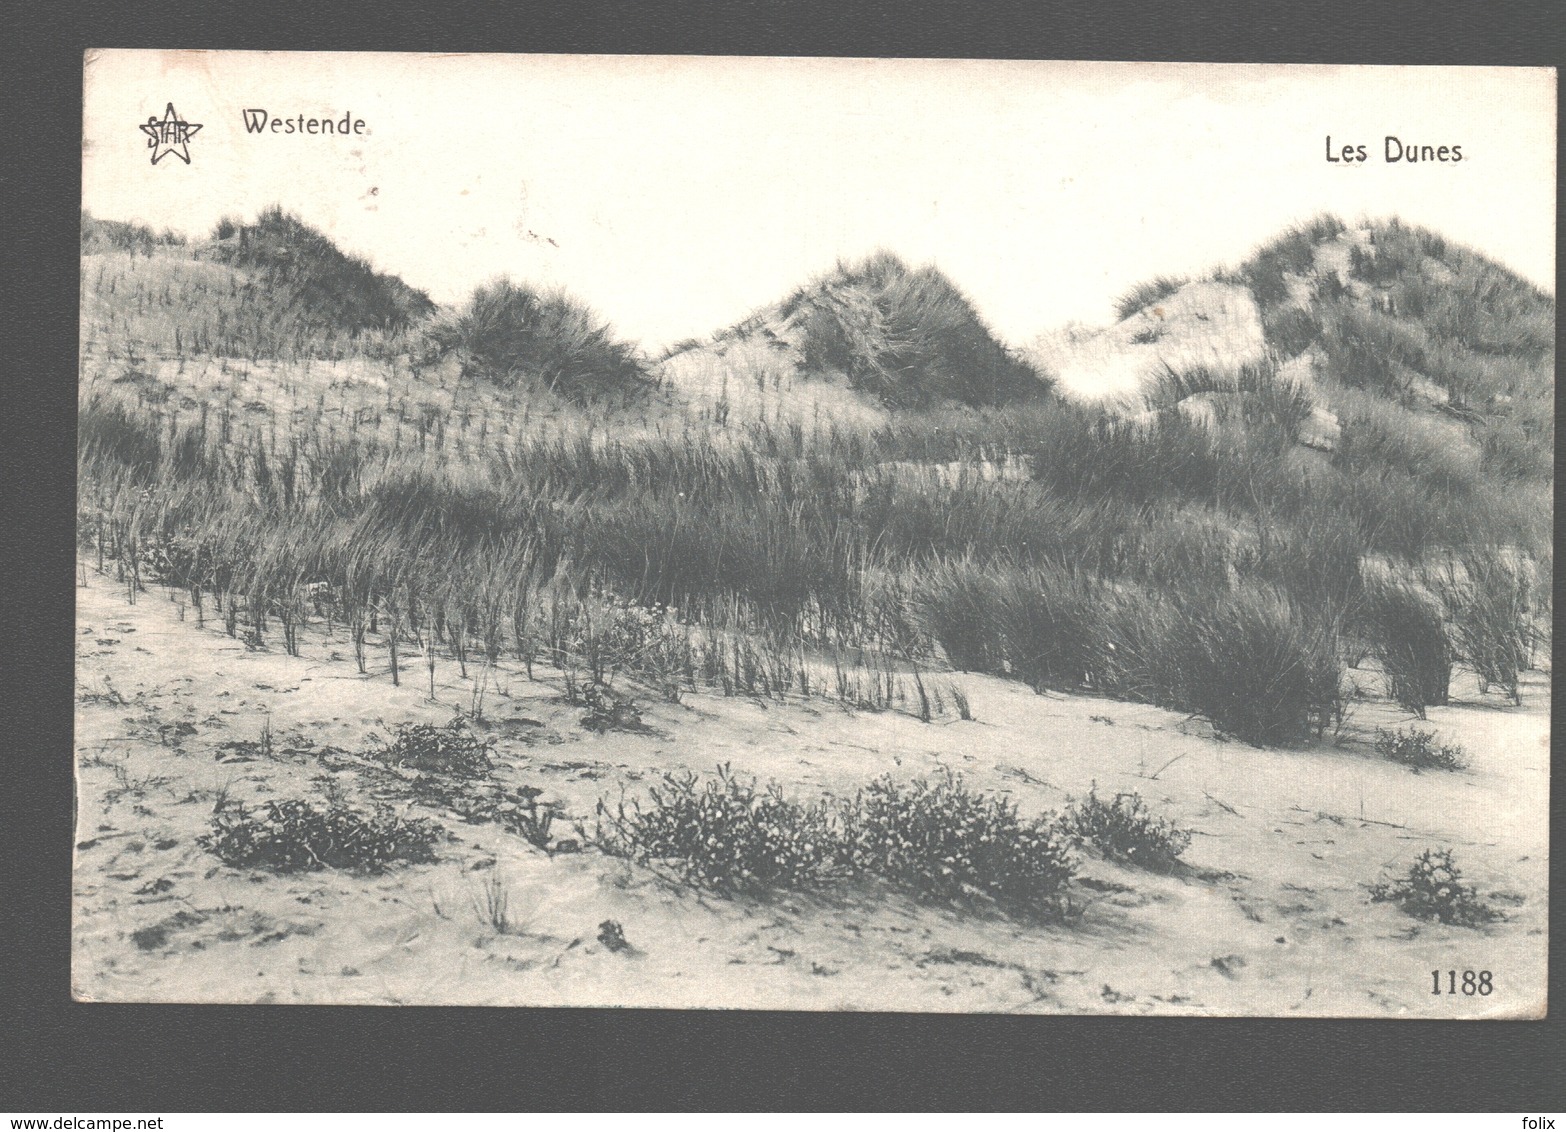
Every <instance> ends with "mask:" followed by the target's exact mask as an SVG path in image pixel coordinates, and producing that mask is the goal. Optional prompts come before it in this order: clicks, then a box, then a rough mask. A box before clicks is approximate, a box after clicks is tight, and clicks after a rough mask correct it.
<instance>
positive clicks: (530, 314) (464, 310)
mask: <svg viewBox="0 0 1566 1132" xmlns="http://www.w3.org/2000/svg"><path fill="white" fill-rule="evenodd" d="M428 336H429V342H430V348H431V350H432V351H433V352H434V353H435V354H438V355H440V354H445V353H447V352H450V351H457V352H458V354H459V356H460V357H461V358H462V360H463V364H464V366H465V367H467V368H470V369H472V370H473V371H475V372H477V373H480V374H482V375H484V376H486V377H488V378H490V379H492V380H495V381H500V382H505V383H515V382H517V381H520V380H531V381H536V382H537V383H538V384H539V385H541V386H543V387H544V388H546V389H549V390H551V391H552V392H554V393H556V394H558V395H559V396H561V397H563V398H565V399H566V400H568V401H574V402H577V403H586V402H588V401H591V400H594V399H595V398H602V397H605V396H609V395H613V394H619V393H623V392H624V391H626V390H627V389H630V388H635V387H637V386H639V385H641V384H642V383H643V382H644V380H645V377H646V366H645V364H644V362H643V360H642V358H641V356H640V352H639V351H638V350H637V348H636V347H635V346H634V345H632V344H631V343H629V342H624V341H621V340H619V339H617V338H616V337H615V336H614V334H613V333H612V331H611V330H610V328H609V326H608V324H607V323H605V322H603V321H602V320H600V319H599V318H598V316H597V315H595V314H594V313H593V312H592V310H591V309H589V308H588V307H587V306H586V305H585V304H583V303H581V302H579V301H578V300H576V299H574V298H572V297H571V296H569V295H567V294H566V293H564V292H563V291H546V290H541V289H539V288H536V287H533V286H530V285H528V284H525V283H514V282H512V281H511V280H510V279H506V278H501V279H497V280H496V281H494V282H493V283H489V284H485V285H483V286H480V287H478V288H476V289H475V290H474V292H473V295H472V297H471V298H469V300H468V301H467V302H466V303H465V304H464V305H463V306H462V307H461V308H460V309H459V310H457V311H456V312H454V313H451V314H449V315H444V316H442V317H441V318H439V319H437V320H436V321H435V322H433V323H432V324H431V325H430V327H429V331H428Z"/></svg>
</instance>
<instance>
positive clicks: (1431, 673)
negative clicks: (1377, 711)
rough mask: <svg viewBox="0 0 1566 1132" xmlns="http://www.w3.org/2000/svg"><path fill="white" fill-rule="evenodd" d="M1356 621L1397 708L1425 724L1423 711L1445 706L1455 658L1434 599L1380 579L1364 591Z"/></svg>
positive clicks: (1399, 581) (1393, 580) (1409, 585)
mask: <svg viewBox="0 0 1566 1132" xmlns="http://www.w3.org/2000/svg"><path fill="white" fill-rule="evenodd" d="M1360 619H1361V628H1362V632H1363V635H1364V637H1365V640H1366V643H1367V644H1368V645H1369V647H1370V650H1371V653H1372V655H1374V656H1375V658H1376V659H1377V660H1378V661H1379V662H1380V664H1381V671H1382V673H1383V674H1384V676H1385V678H1386V682H1387V692H1388V694H1390V695H1391V697H1392V699H1393V700H1395V701H1396V702H1397V704H1398V705H1399V706H1400V707H1402V708H1403V709H1404V710H1406V711H1410V712H1413V713H1414V714H1415V715H1417V716H1418V717H1419V718H1420V719H1423V718H1425V709H1426V708H1427V707H1430V706H1432V705H1441V704H1444V703H1446V701H1447V692H1448V688H1449V686H1450V684H1451V680H1452V662H1453V659H1454V658H1453V653H1452V646H1451V642H1450V640H1449V639H1448V636H1447V627H1446V617H1445V611H1444V610H1443V608H1442V606H1441V603H1440V601H1439V600H1438V599H1437V598H1436V597H1435V595H1433V594H1431V593H1429V592H1428V591H1426V590H1424V589H1423V588H1422V587H1419V586H1416V585H1415V584H1413V583H1412V582H1409V581H1407V580H1402V579H1396V578H1378V579H1375V580H1374V581H1371V582H1369V583H1368V584H1367V585H1366V587H1365V594H1364V599H1363V605H1362V607H1361V614H1360Z"/></svg>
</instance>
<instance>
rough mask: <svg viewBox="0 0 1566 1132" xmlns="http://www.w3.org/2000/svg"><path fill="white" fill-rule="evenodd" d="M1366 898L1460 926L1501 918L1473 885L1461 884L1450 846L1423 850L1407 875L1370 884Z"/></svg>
mask: <svg viewBox="0 0 1566 1132" xmlns="http://www.w3.org/2000/svg"><path fill="white" fill-rule="evenodd" d="M1370 898H1371V899H1372V900H1374V901H1377V902H1378V903H1379V902H1390V903H1393V904H1396V905H1398V906H1399V907H1400V908H1402V909H1403V911H1405V912H1407V913H1408V914H1409V915H1410V916H1413V917H1415V918H1416V919H1420V920H1439V921H1441V923H1443V924H1456V925H1457V926H1459V927H1464V928H1476V927H1479V926H1480V925H1481V924H1487V923H1489V922H1490V921H1492V920H1499V919H1500V918H1501V913H1500V912H1499V911H1497V910H1496V909H1495V908H1492V907H1491V906H1490V905H1488V904H1486V903H1485V902H1484V901H1483V900H1480V899H1479V892H1478V890H1477V889H1476V888H1474V887H1473V886H1472V885H1468V884H1464V883H1462V873H1461V871H1459V869H1458V867H1457V865H1456V864H1455V863H1454V862H1453V860H1452V851H1451V850H1450V849H1426V850H1425V851H1424V852H1423V853H1421V854H1420V855H1419V856H1418V857H1417V858H1415V860H1414V863H1413V864H1412V865H1410V866H1409V868H1408V875H1407V876H1405V877H1401V878H1399V879H1398V880H1395V881H1391V882H1386V883H1380V884H1375V885H1372V886H1371V889H1370Z"/></svg>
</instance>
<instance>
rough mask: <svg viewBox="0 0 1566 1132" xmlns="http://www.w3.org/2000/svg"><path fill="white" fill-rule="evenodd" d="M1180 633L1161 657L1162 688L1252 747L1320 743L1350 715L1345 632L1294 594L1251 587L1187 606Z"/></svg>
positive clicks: (1181, 621)
mask: <svg viewBox="0 0 1566 1132" xmlns="http://www.w3.org/2000/svg"><path fill="white" fill-rule="evenodd" d="M1177 634H1178V635H1177V637H1176V638H1175V640H1174V642H1173V643H1172V645H1171V647H1170V648H1169V650H1168V652H1167V653H1166V654H1165V655H1163V656H1161V657H1159V658H1158V661H1159V667H1160V668H1162V669H1163V671H1161V672H1160V673H1159V675H1160V677H1161V681H1162V682H1163V683H1164V684H1165V685H1166V686H1167V687H1170V688H1173V689H1175V690H1176V692H1177V695H1178V696H1179V698H1180V700H1182V701H1183V704H1182V706H1184V705H1189V706H1190V707H1191V708H1192V709H1194V710H1196V711H1198V712H1200V713H1201V714H1203V715H1205V716H1206V717H1207V718H1208V719H1210V720H1211V721H1212V722H1213V724H1214V725H1215V726H1217V727H1218V728H1219V729H1220V730H1223V731H1227V732H1229V733H1230V734H1232V735H1234V736H1235V737H1237V738H1239V739H1242V740H1244V741H1245V742H1247V743H1251V744H1254V745H1257V746H1277V745H1287V744H1290V743H1296V742H1299V741H1301V740H1303V739H1306V738H1308V737H1311V736H1313V735H1314V736H1320V735H1321V734H1322V732H1323V731H1324V730H1325V729H1326V728H1327V727H1328V726H1329V725H1331V723H1332V722H1333V721H1334V720H1335V719H1336V718H1337V717H1338V716H1339V715H1340V713H1341V711H1342V703H1343V700H1342V694H1341V691H1340V682H1341V675H1342V668H1343V661H1342V654H1341V650H1340V647H1339V642H1338V636H1339V628H1338V625H1337V624H1336V623H1335V622H1333V621H1332V620H1329V618H1328V617H1327V616H1325V615H1323V614H1321V613H1313V612H1312V611H1310V610H1307V609H1304V608H1302V607H1301V606H1300V605H1299V604H1298V603H1296V602H1294V601H1292V600H1291V599H1290V598H1289V597H1288V596H1287V595H1286V594H1283V593H1280V592H1278V591H1277V590H1275V589H1272V588H1270V587H1265V586H1255V585H1250V586H1243V587H1240V588H1237V589H1235V590H1234V591H1233V592H1231V593H1228V594H1222V595H1214V596H1213V597H1212V598H1210V599H1209V600H1207V601H1203V602H1200V603H1197V602H1193V601H1190V600H1189V599H1187V600H1186V602H1185V608H1184V609H1183V610H1182V616H1181V618H1180V623H1179V629H1178V631H1177Z"/></svg>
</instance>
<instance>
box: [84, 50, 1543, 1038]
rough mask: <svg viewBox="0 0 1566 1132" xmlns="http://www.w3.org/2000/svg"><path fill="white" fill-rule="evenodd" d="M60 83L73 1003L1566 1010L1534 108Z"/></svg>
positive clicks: (729, 62) (1260, 70)
mask: <svg viewBox="0 0 1566 1132" xmlns="http://www.w3.org/2000/svg"><path fill="white" fill-rule="evenodd" d="M84 81H85V121H84V124H83V192H82V217H81V220H82V226H81V282H82V289H81V366H80V429H79V485H80V490H79V510H78V516H79V518H78V559H77V569H76V574H77V576H76V587H77V588H76V595H77V625H76V649H77V652H76V655H77V667H76V704H77V707H76V775H77V783H78V790H77V831H76V845H75V874H74V884H75V890H74V895H73V929H74V940H73V969H74V992H75V994H76V996H77V997H78V998H80V999H82V1000H86V1001H94V1002H147V1001H159V1002H223V1003H344V1004H402V1003H416V1004H492V1005H517V1006H562V1005H575V1006H602V1007H615V1006H640V1007H649V1006H650V1007H667V1008H711V1009H757V1008H782V1009H791V1010H877V1011H884V1010H894V1011H937V1012H964V1013H1005V1012H1034V1013H1046V1014H1084V1013H1111V1014H1174V1015H1228V1016H1232V1015H1252V1016H1276V1017H1304V1016H1337V1017H1354V1016H1377V1017H1383V1016H1403V1017H1417V1018H1439V1019H1478V1018H1510V1019H1528V1018H1539V1017H1542V1016H1543V1015H1544V1014H1545V1012H1546V1010H1547V1004H1546V1001H1545V997H1546V996H1545V988H1546V953H1547V946H1548V932H1547V923H1548V909H1549V890H1548V863H1549V851H1550V846H1549V836H1548V813H1547V807H1548V798H1549V774H1550V750H1549V715H1550V697H1551V679H1550V672H1551V639H1550V619H1551V604H1550V603H1551V579H1552V552H1551V546H1552V532H1553V512H1552V502H1551V501H1552V492H1553V486H1554V485H1553V461H1554V436H1553V420H1554V393H1555V389H1554V377H1553V373H1554V364H1555V355H1554V342H1555V295H1554V282H1553V280H1554V249H1555V232H1554V218H1555V184H1556V175H1555V130H1556V76H1555V73H1554V72H1553V71H1552V70H1541V69H1507V68H1397V67H1384V68H1376V67H1320V66H1300V67H1295V66H1272V65H1268V66H1250V65H1246V66H1218V65H1164V64H1160V65H1142V64H1125V63H1113V64H1109V63H1106V64H1088V63H1051V62H995V61H965V60H884V59H879V60H878V59H825V58H809V59H806V58H701V57H681V58H661V57H590V56H589V57H568V56H504V55H464V56H434V55H430V56H419V55H389V54H352V53H344V54H332V53H321V54H278V53H264V52H255V53H249V52H232V53H231V52H199V51H167V52H162V51H120V50H104V51H94V52H91V53H89V55H88V56H87V58H86V60H85V67H84Z"/></svg>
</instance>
